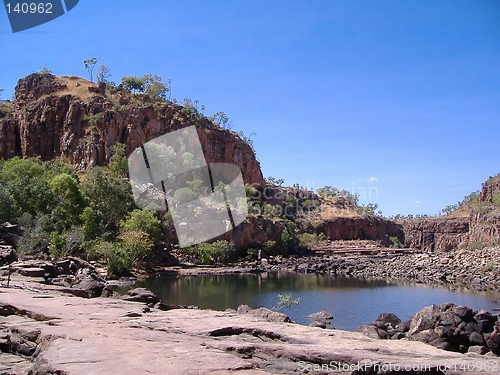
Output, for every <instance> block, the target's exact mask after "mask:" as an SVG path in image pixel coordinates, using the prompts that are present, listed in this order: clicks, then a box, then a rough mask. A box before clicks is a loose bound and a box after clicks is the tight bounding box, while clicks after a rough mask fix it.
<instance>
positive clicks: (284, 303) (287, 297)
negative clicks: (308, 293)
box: [274, 294, 300, 311]
mask: <svg viewBox="0 0 500 375" xmlns="http://www.w3.org/2000/svg"><path fill="white" fill-rule="evenodd" d="M299 303H300V298H294V297H293V296H292V295H291V294H278V304H277V305H276V307H275V308H274V310H275V311H280V310H281V309H282V308H284V307H286V308H287V309H290V308H291V307H292V306H295V305H298V304H299Z"/></svg>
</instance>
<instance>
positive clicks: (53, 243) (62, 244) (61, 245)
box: [49, 232, 68, 259]
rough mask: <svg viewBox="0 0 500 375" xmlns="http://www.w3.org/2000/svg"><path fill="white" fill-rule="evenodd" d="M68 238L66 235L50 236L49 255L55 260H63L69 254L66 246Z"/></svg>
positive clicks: (55, 234)
mask: <svg viewBox="0 0 500 375" xmlns="http://www.w3.org/2000/svg"><path fill="white" fill-rule="evenodd" d="M66 240H67V237H66V235H65V234H60V233H57V232H52V233H51V234H50V246H49V254H50V255H52V256H53V257H54V258H55V259H61V258H63V257H64V256H66V254H67V253H68V248H67V246H66Z"/></svg>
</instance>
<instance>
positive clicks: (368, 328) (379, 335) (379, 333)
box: [356, 324, 389, 339]
mask: <svg viewBox="0 0 500 375" xmlns="http://www.w3.org/2000/svg"><path fill="white" fill-rule="evenodd" d="M356 332H359V333H362V334H363V335H365V336H368V337H371V338H372V339H387V338H388V337H389V335H388V334H387V332H385V331H383V330H381V329H379V328H377V327H375V326H373V325H369V324H363V325H361V326H359V327H358V328H357V329H356Z"/></svg>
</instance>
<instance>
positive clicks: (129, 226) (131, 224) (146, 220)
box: [120, 209, 163, 241]
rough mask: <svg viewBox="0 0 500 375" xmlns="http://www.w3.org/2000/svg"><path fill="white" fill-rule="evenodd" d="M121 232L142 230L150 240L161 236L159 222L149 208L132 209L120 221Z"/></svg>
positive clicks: (155, 239)
mask: <svg viewBox="0 0 500 375" xmlns="http://www.w3.org/2000/svg"><path fill="white" fill-rule="evenodd" d="M120 230H121V232H122V233H123V232H144V233H146V234H147V235H148V236H149V239H150V240H151V241H158V240H160V239H161V237H162V234H163V233H162V228H161V222H160V220H159V219H158V218H157V217H156V214H155V213H154V212H153V211H150V210H138V209H137V210H134V211H132V212H131V213H130V214H129V215H128V216H127V218H126V219H125V220H123V221H122V222H121V223H120Z"/></svg>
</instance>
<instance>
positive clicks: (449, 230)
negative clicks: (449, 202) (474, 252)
mask: <svg viewBox="0 0 500 375" xmlns="http://www.w3.org/2000/svg"><path fill="white" fill-rule="evenodd" d="M498 196H500V178H499V177H495V178H490V179H489V180H488V181H486V182H485V183H484V184H483V186H482V189H481V192H480V195H479V203H478V204H475V206H472V207H471V208H470V213H469V214H467V215H466V216H457V215H450V216H445V217H437V218H427V219H418V220H410V221H407V222H405V223H404V225H403V226H404V231H405V237H406V241H407V244H408V245H409V246H410V247H412V248H416V249H421V250H425V251H448V250H452V249H457V248H465V247H467V246H469V245H471V244H477V245H497V244H500V207H498V202H497V201H496V199H498V198H497V197H498Z"/></svg>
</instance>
